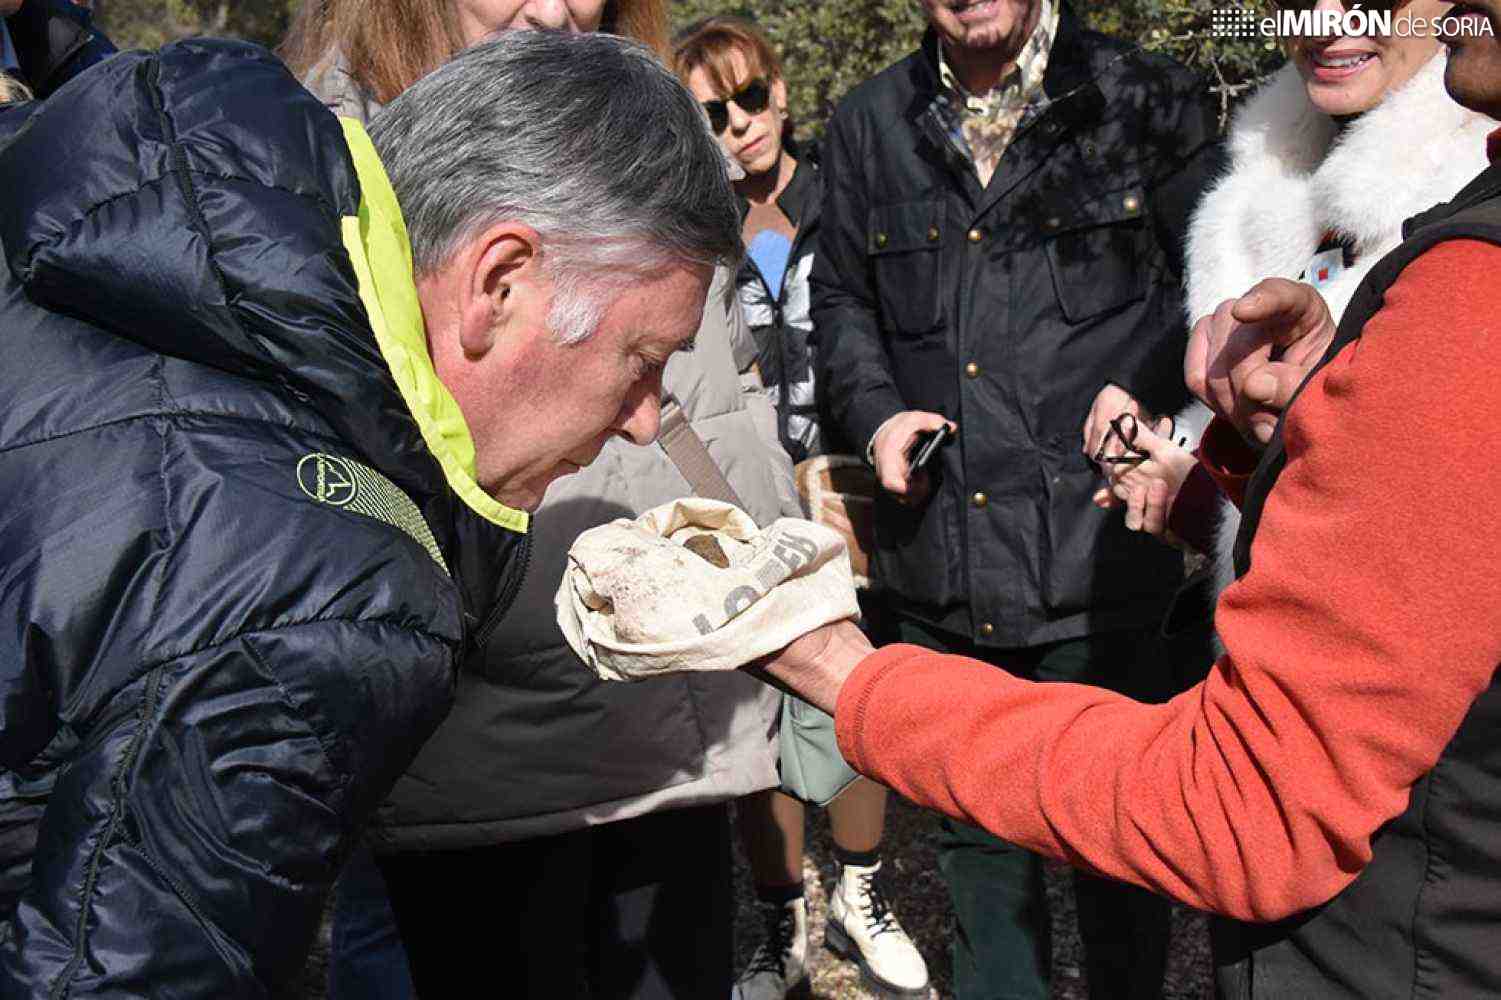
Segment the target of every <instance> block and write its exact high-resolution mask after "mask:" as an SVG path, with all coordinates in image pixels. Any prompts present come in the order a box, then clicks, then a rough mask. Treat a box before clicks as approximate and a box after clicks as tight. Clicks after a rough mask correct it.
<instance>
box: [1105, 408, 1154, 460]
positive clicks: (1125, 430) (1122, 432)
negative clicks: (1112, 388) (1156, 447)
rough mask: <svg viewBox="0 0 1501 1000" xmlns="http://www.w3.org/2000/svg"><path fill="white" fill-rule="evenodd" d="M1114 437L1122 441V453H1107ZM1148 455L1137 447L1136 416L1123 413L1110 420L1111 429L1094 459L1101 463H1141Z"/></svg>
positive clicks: (1106, 433)
mask: <svg viewBox="0 0 1501 1000" xmlns="http://www.w3.org/2000/svg"><path fill="white" fill-rule="evenodd" d="M1112 439H1115V440H1118V441H1120V443H1121V450H1122V453H1121V454H1119V455H1111V454H1107V452H1109V450H1110V442H1111V440H1112ZM1147 457H1148V456H1147V453H1146V452H1144V451H1141V450H1140V449H1138V448H1137V447H1136V416H1135V415H1134V414H1131V413H1122V414H1120V415H1119V416H1117V417H1116V418H1115V419H1114V420H1112V421H1110V430H1108V431H1106V432H1105V440H1104V441H1102V442H1100V449H1099V451H1096V452H1095V453H1094V460H1095V461H1096V462H1097V463H1099V464H1100V465H1140V464H1141V463H1142V462H1145V461H1146V460H1147Z"/></svg>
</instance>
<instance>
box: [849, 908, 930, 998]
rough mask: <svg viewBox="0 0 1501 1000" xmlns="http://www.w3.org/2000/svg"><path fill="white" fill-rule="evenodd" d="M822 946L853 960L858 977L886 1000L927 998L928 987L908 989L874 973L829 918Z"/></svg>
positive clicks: (853, 945)
mask: <svg viewBox="0 0 1501 1000" xmlns="http://www.w3.org/2000/svg"><path fill="white" fill-rule="evenodd" d="M823 946H824V948H826V949H827V950H828V951H830V952H833V953H834V954H835V955H838V956H839V957H840V958H842V959H845V960H847V961H850V962H854V963H855V964H856V965H858V966H859V967H860V978H861V979H863V980H864V981H865V985H866V986H869V987H870V988H871V989H873V990H875V992H876V993H877V995H879V996H882V997H885V998H887V1000H928V996H929V987H927V986H921V987H919V988H917V989H908V988H906V987H902V986H893V985H892V984H891V983H888V982H887V981H886V980H884V979H882V978H881V977H880V976H878V975H876V974H875V973H874V972H873V971H871V968H870V966H869V965H868V964H866V961H865V956H864V955H863V954H862V953H861V951H860V949H859V947H858V946H857V945H856V944H855V942H854V941H853V940H851V939H850V936H849V934H848V933H847V932H846V931H845V929H844V928H843V927H841V926H839V925H838V924H837V923H835V922H834V921H832V920H830V921H828V922H827V923H825V924H824V927H823Z"/></svg>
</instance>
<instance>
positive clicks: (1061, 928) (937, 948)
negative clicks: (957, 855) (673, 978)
mask: <svg viewBox="0 0 1501 1000" xmlns="http://www.w3.org/2000/svg"><path fill="white" fill-rule="evenodd" d="M811 816H812V818H811V819H810V821H809V831H808V833H809V837H808V852H807V856H806V858H805V860H804V877H805V885H806V891H807V898H808V908H809V912H810V916H811V921H810V925H811V928H812V940H811V942H810V949H809V951H810V955H811V957H812V966H813V970H812V973H813V974H812V979H813V996H814V997H815V998H818V1000H863V998H867V997H876V996H877V994H875V993H872V992H870V991H868V990H866V989H865V988H864V987H863V986H862V985H861V983H860V973H859V970H858V969H857V968H856V966H855V965H854V964H853V963H851V962H845V961H842V960H840V959H838V958H836V957H835V956H834V955H833V954H831V953H830V952H828V951H827V950H825V949H824V947H823V920H824V914H825V910H826V906H827V894H826V893H825V891H824V885H825V883H831V880H832V879H834V878H835V877H837V876H836V872H837V866H836V864H835V861H834V853H833V842H832V841H831V840H830V839H829V826H828V820H827V819H826V818H825V816H824V814H823V813H822V812H821V811H818V810H812V811H811ZM934 831H935V823H934V820H933V817H932V815H931V814H929V813H926V812H923V811H922V810H920V809H917V808H916V807H914V806H912V805H910V804H908V803H906V802H904V801H902V800H900V799H897V798H895V797H893V798H892V801H891V806H890V809H889V810H888V815H887V824H886V840H885V844H884V852H883V853H884V855H885V858H886V862H885V863H886V866H887V867H888V869H889V873H888V877H889V879H890V881H889V882H888V888H889V891H890V895H891V897H892V903H893V906H894V908H895V909H896V912H897V916H898V917H899V918H900V920H901V922H902V926H903V927H905V928H906V930H907V933H908V934H910V935H911V936H912V939H913V940H914V941H915V942H916V943H917V946H918V949H919V950H920V951H921V952H922V954H923V958H925V959H926V960H927V963H928V969H929V970H930V972H931V974H932V979H933V986H934V993H933V995H934V996H935V997H939V998H948V997H952V996H953V991H952V982H951V978H950V976H949V958H948V942H949V935H950V931H951V927H952V924H953V913H952V911H951V910H950V909H949V903H948V892H947V891H946V890H945V888H944V885H943V879H942V878H941V877H940V876H939V874H938V865H937V862H936V861H935V858H934V852H933V837H934ZM1047 888H1048V903H1049V907H1050V909H1051V911H1052V917H1053V998H1054V1000H1087V998H1088V996H1089V987H1088V984H1087V983H1086V982H1085V980H1084V971H1083V963H1082V947H1081V944H1080V941H1079V933H1078V928H1077V926H1076V924H1075V920H1074V909H1073V889H1072V880H1071V879H1070V878H1069V873H1068V870H1067V869H1066V868H1063V867H1061V866H1060V867H1050V868H1049V871H1048V885H1047ZM735 898H736V923H735V962H736V969H737V971H738V970H739V969H740V968H742V967H743V966H744V965H745V964H746V963H747V962H748V961H749V960H750V956H751V953H752V952H753V951H755V949H756V945H757V944H758V943H759V942H760V935H761V927H760V921H759V920H758V918H757V915H756V906H755V897H754V894H753V893H752V891H751V884H750V873H749V869H748V868H747V867H746V865H745V861H744V858H742V857H740V856H739V853H738V849H737V854H736V865H735ZM327 949H328V935H327V927H326V926H325V928H324V933H323V934H322V935H321V936H320V941H319V944H318V947H317V948H316V949H315V950H314V953H313V955H312V958H311V959H310V961H309V963H308V968H307V973H306V976H305V978H304V985H303V990H302V992H301V993H300V994H297V995H295V996H291V997H286V998H284V1000H323V997H324V996H325V988H324V977H325V975H326V968H327V960H328V954H327ZM1210 986H1211V981H1210V964H1209V942H1208V937H1207V932H1206V929H1205V922H1204V919H1203V917H1202V916H1200V915H1198V914H1195V913H1192V912H1189V911H1187V910H1181V909H1179V910H1175V911H1174V914H1173V941H1172V947H1171V952H1170V954H1169V958H1168V971H1167V979H1166V982H1165V984H1164V989H1163V997H1164V1000H1203V998H1208V997H1210V996H1212V990H1211V988H1210ZM435 1000H447V998H435ZM706 1000H719V998H706Z"/></svg>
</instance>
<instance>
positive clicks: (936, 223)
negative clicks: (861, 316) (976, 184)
mask: <svg viewBox="0 0 1501 1000" xmlns="http://www.w3.org/2000/svg"><path fill="white" fill-rule="evenodd" d="M943 215H944V212H943V202H942V201H906V202H901V203H900V204H896V205H877V206H875V207H874V208H872V209H871V211H870V221H869V225H868V226H867V227H866V234H865V252H866V255H867V258H868V259H869V261H870V267H871V272H872V274H873V276H874V278H875V283H876V295H877V298H878V301H879V304H880V308H881V326H882V327H883V328H884V329H886V330H888V331H891V332H895V333H904V334H918V333H927V332H929V331H931V330H934V329H936V328H937V327H938V326H939V325H940V324H941V323H942V321H943V316H942V311H941V309H940V306H939V303H940V301H941V299H940V297H939V282H940V279H941V278H942V275H941V274H940V271H939V268H940V261H941V257H942V255H941V254H940V253H939V252H938V251H939V249H940V248H941V247H942V246H943V235H944V218H943Z"/></svg>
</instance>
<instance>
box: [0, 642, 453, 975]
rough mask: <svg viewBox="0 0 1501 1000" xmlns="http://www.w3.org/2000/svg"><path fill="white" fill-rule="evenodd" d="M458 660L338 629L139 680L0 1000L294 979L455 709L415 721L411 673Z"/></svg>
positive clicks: (26, 898)
mask: <svg viewBox="0 0 1501 1000" xmlns="http://www.w3.org/2000/svg"><path fill="white" fill-rule="evenodd" d="M451 655H452V654H451V647H450V645H449V644H447V643H445V642H443V641H441V640H440V639H439V638H437V637H434V636H430V635H426V634H423V633H421V632H417V631H413V630H410V629H404V628H400V627H397V626H394V625H391V624H386V623H381V622H374V621H366V622H355V621H324V622H314V623H309V624H305V625H301V626H295V627H289V628H284V629H272V630H267V631H263V632H258V633H251V634H244V635H240V636H238V637H235V638H234V639H232V640H230V641H227V642H224V643H222V644H220V645H217V646H214V647H212V648H209V649H205V650H201V651H199V652H195V653H193V654H191V655H187V656H182V657H180V658H177V659H174V660H171V661H169V662H165V663H160V664H157V665H156V666H155V667H153V668H151V669H150V670H148V671H147V672H145V673H144V674H142V675H141V676H140V677H139V678H137V679H136V680H135V682H134V683H132V684H131V685H129V686H128V687H126V688H125V689H123V690H122V691H120V692H119V693H118V694H117V695H116V697H115V698H114V699H113V700H112V703H111V708H110V711H109V713H108V717H107V718H106V719H104V720H102V721H101V723H100V724H99V725H98V726H97V728H96V729H95V731H93V732H91V733H90V734H89V735H88V738H87V740H86V744H87V749H86V750H83V751H81V752H80V753H79V754H78V755H77V756H76V757H75V759H74V762H73V765H72V766H71V767H69V768H67V769H66V770H65V771H63V772H62V773H61V775H60V776H59V778H58V780H57V784H56V786H55V788H54V789H53V791H52V795H51V797H50V800H49V801H48V803H47V806H46V810H45V814H44V817H43V819H42V823H41V827H40V837H39V843H38V850H37V853H36V855H35V858H34V861H33V870H32V873H31V878H30V880H29V888H28V889H27V890H26V891H25V893H24V894H23V895H22V896H21V898H20V900H19V905H18V908H17V911H16V914H15V917H14V920H13V927H12V934H11V935H10V939H9V940H7V941H5V942H4V945H3V949H0V994H3V995H5V996H34V997H46V996H54V997H55V996H68V997H72V998H85V997H106V996H107V997H120V996H146V995H159V994H157V993H156V992H155V990H156V988H157V987H158V986H160V985H162V984H171V986H172V992H171V996H173V997H203V998H210V997H212V998H229V997H247V998H248V997H267V996H272V995H275V994H276V993H277V992H278V991H279V990H282V989H285V988H286V987H287V986H288V984H291V983H294V982H295V981H296V978H297V977H298V975H299V974H300V972H301V968H302V964H303V961H304V959H305V956H306V954H307V950H308V948H309V947H310V945H311V942H312V938H313V935H314V932H315V930H316V927H317V923H318V919H319V915H320V913H321V911H322V908H323V903H324V898H325V895H326V893H327V892H328V890H329V888H330V886H331V885H332V883H333V880H334V877H335V875H336V873H337V871H338V867H339V864H340V862H341V861H342V859H343V857H344V856H345V854H346V852H347V851H348V850H349V849H350V848H351V846H352V844H353V842H354V840H355V838H356V837H357V836H358V834H359V832H360V829H361V826H362V824H363V823H364V821H365V819H366V818H367V817H368V816H369V814H370V813H371V812H372V811H373V809H374V807H375V805H376V804H377V802H378V801H379V800H380V799H381V798H382V797H383V796H384V795H385V793H386V791H387V790H388V789H389V788H390V786H391V785H392V784H393V783H394V781H395V779H396V777H397V775H398V774H399V773H401V771H403V770H404V769H405V767H406V765H407V764H408V763H409V762H410V760H411V758H412V757H413V756H414V755H415V753H416V750H417V749H418V747H419V746H420V744H421V742H422V740H423V738H425V737H426V735H427V734H429V733H430V732H431V731H432V730H433V729H434V728H435V727H436V725H437V723H438V721H439V720H440V718H441V715H442V713H443V712H444V711H446V709H447V705H446V704H444V705H438V704H435V703H434V702H433V701H432V700H419V702H418V704H419V708H417V709H413V708H412V707H411V705H412V699H410V698H409V697H405V693H407V691H408V689H409V687H410V685H411V684H412V680H413V675H414V674H420V675H423V676H424V677H425V678H435V679H437V680H438V681H439V682H440V683H443V682H444V681H443V679H444V678H446V677H447V675H448V673H449V671H450V670H451V666H452V660H451ZM335 688H338V689H340V696H339V697H331V696H330V695H331V694H332V693H333V691H334V689H335ZM413 711H421V712H423V713H424V714H426V715H429V716H431V717H429V718H420V719H419V718H413V717H412V712H413ZM153 984H155V985H153Z"/></svg>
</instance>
